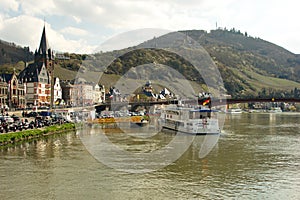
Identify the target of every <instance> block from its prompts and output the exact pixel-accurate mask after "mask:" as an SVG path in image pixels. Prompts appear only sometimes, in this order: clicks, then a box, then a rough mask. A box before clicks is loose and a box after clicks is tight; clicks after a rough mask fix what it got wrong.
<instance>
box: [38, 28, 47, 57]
mask: <svg viewBox="0 0 300 200" xmlns="http://www.w3.org/2000/svg"><path fill="white" fill-rule="evenodd" d="M49 49H50V48H49V43H48V40H47V37H46V28H45V25H44V29H43V33H42V37H41V42H40V47H39V50H38V53H39V54H42V55H47V54H48V50H49Z"/></svg>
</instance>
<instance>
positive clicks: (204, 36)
mask: <svg viewBox="0 0 300 200" xmlns="http://www.w3.org/2000/svg"><path fill="white" fill-rule="evenodd" d="M180 33H182V34H184V35H186V37H191V38H192V39H193V40H195V41H197V42H198V43H199V44H201V45H202V47H203V48H204V49H205V50H206V51H207V53H208V54H209V55H210V57H211V58H212V59H213V61H214V63H215V64H216V66H217V67H218V69H219V71H220V73H221V76H222V78H223V82H224V86H225V88H226V89H227V92H228V93H229V94H231V95H232V96H233V97H235V98H240V97H249V96H251V97H252V96H268V95H270V96H271V95H272V96H275V97H281V96H290V95H293V94H292V93H293V92H292V90H294V89H295V88H300V83H299V81H300V56H299V55H296V54H293V53H291V52H289V51H287V50H285V49H284V48H282V47H280V46H277V45H275V44H272V43H270V42H267V41H265V40H262V39H260V38H253V37H251V36H249V35H248V34H247V33H245V34H243V33H241V32H240V31H236V30H234V29H232V30H221V29H218V30H212V31H211V32H206V31H201V30H190V31H180ZM171 34H172V33H171ZM164 37H165V36H161V37H160V38H155V39H153V40H150V41H146V42H145V43H143V44H140V45H138V46H136V47H130V48H128V49H123V50H119V51H112V52H106V53H98V54H95V55H93V59H91V60H89V61H87V62H86V63H85V66H84V68H85V69H87V70H95V71H104V72H105V74H116V75H119V76H122V75H123V74H124V73H125V72H126V71H128V70H129V69H130V67H132V66H140V65H143V64H149V63H159V64H164V65H168V66H170V67H172V68H173V69H176V70H177V71H178V72H180V73H181V74H183V75H184V76H185V77H187V79H188V80H189V81H195V82H197V83H198V84H204V82H203V78H202V77H200V76H199V75H197V73H195V71H193V68H192V65H191V63H189V62H187V61H185V60H184V59H182V58H178V57H176V56H174V55H172V54H170V53H169V52H167V51H165V52H162V51H161V50H160V51H158V50H153V49H141V48H142V47H143V45H144V46H145V45H146V46H151V45H152V46H155V45H156V46H157V45H159V44H161V43H164V42H165V41H164V40H163V38H164ZM176 42H177V43H178V39H177V41H176V39H175V38H174V44H172V45H173V46H176V45H178V46H179V45H180V44H179V43H178V44H176ZM114 57H117V59H115V60H113V58H114ZM100 66H101V67H100ZM104 66H108V67H107V68H106V69H103V68H104ZM148 72H149V73H152V76H151V77H153V76H154V75H153V66H152V68H148ZM130 74H131V77H130V78H133V77H138V73H137V72H135V70H131V71H130ZM159 75H160V74H156V78H159ZM144 76H148V77H150V76H149V74H148V75H147V74H144ZM153 78H155V77H153ZM202 88H203V85H202ZM265 91H267V92H265ZM262 94H264V95H262Z"/></svg>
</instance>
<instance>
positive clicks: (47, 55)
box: [34, 25, 54, 74]
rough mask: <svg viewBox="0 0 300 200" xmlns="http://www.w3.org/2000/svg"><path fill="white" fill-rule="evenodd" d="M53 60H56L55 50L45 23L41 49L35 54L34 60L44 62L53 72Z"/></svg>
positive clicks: (49, 70) (50, 71)
mask: <svg viewBox="0 0 300 200" xmlns="http://www.w3.org/2000/svg"><path fill="white" fill-rule="evenodd" d="M53 60H54V56H53V52H52V50H51V48H50V46H49V43H48V40H47V37H46V26H45V25H44V28H43V33H42V37H41V41H40V46H39V49H38V50H37V51H36V52H35V54H34V61H35V63H44V64H45V67H46V68H47V70H48V72H49V73H50V74H51V73H52V71H53V67H54V66H53V64H54V63H53Z"/></svg>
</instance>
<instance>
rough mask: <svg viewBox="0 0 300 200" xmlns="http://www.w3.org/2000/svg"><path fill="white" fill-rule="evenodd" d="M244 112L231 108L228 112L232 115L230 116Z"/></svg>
mask: <svg viewBox="0 0 300 200" xmlns="http://www.w3.org/2000/svg"><path fill="white" fill-rule="evenodd" d="M242 112H243V111H242V109H240V108H230V109H228V110H227V113H230V114H240V113H242Z"/></svg>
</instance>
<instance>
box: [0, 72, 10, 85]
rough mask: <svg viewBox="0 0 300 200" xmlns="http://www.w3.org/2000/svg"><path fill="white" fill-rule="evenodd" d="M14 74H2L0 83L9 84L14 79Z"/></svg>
mask: <svg viewBox="0 0 300 200" xmlns="http://www.w3.org/2000/svg"><path fill="white" fill-rule="evenodd" d="M12 76H13V74H0V81H1V82H6V83H8V82H9V81H10V80H11V79H12Z"/></svg>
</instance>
